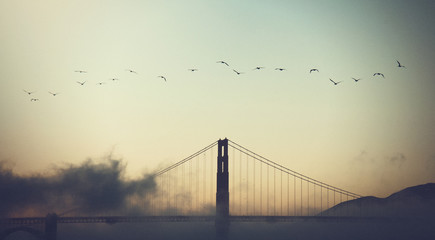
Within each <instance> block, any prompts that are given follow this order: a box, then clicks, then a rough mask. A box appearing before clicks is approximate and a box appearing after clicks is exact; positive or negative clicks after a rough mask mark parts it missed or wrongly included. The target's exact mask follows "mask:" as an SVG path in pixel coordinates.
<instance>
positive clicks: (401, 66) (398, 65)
mask: <svg viewBox="0 0 435 240" xmlns="http://www.w3.org/2000/svg"><path fill="white" fill-rule="evenodd" d="M396 62H397V67H399V68H405V69H406V67H405V66H403V65H402V64H400V62H399V61H397V60H396Z"/></svg>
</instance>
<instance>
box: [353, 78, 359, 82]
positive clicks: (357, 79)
mask: <svg viewBox="0 0 435 240" xmlns="http://www.w3.org/2000/svg"><path fill="white" fill-rule="evenodd" d="M352 79H353V80H354V81H355V82H358V81H359V80H361V78H352Z"/></svg>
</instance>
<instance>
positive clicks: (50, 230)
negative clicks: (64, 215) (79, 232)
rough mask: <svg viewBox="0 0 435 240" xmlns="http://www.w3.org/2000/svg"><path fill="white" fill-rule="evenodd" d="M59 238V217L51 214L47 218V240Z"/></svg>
mask: <svg viewBox="0 0 435 240" xmlns="http://www.w3.org/2000/svg"><path fill="white" fill-rule="evenodd" d="M56 238H57V215H56V213H49V214H47V216H46V217H45V239H46V240H56Z"/></svg>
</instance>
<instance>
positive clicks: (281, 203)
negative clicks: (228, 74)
mask: <svg viewBox="0 0 435 240" xmlns="http://www.w3.org/2000/svg"><path fill="white" fill-rule="evenodd" d="M281 216H282V171H281Z"/></svg>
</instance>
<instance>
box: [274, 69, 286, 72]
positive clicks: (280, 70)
mask: <svg viewBox="0 0 435 240" xmlns="http://www.w3.org/2000/svg"><path fill="white" fill-rule="evenodd" d="M275 70H278V71H281V72H282V71H284V70H285V68H275Z"/></svg>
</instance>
